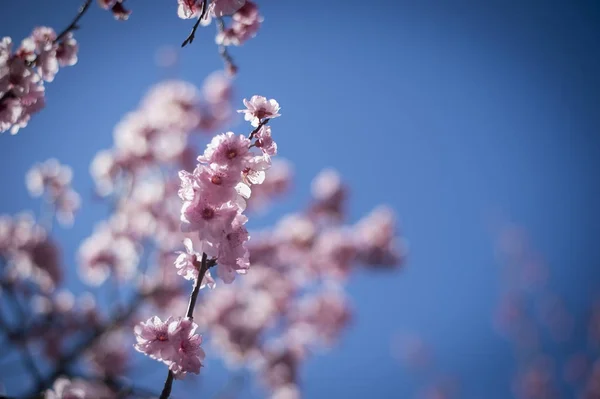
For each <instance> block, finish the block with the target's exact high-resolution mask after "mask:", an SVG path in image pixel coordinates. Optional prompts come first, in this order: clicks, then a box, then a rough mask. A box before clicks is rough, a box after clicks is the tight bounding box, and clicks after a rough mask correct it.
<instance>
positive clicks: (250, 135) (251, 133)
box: [248, 119, 270, 140]
mask: <svg viewBox="0 0 600 399" xmlns="http://www.w3.org/2000/svg"><path fill="white" fill-rule="evenodd" d="M269 121H270V119H265V120H262V121H261V122H260V123H259V124H258V126H257V127H256V129H254V130H253V131H251V132H250V134H249V135H248V139H250V140H252V139H253V138H254V135H255V134H256V133H258V131H259V130H260V128H261V127H263V126H264V125H266V124H267V123H269Z"/></svg>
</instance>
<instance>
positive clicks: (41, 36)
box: [0, 26, 78, 134]
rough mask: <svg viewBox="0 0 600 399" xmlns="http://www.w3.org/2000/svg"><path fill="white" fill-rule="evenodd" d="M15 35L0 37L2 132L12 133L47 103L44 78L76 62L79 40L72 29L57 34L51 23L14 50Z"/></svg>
mask: <svg viewBox="0 0 600 399" xmlns="http://www.w3.org/2000/svg"><path fill="white" fill-rule="evenodd" d="M12 44H13V43H12V39H11V38H10V37H4V38H2V39H1V40H0V133H1V132H5V131H7V130H10V131H11V133H12V134H15V133H17V132H18V131H19V129H20V128H23V127H25V126H26V125H27V123H28V122H29V119H30V118H31V115H32V114H34V113H36V112H38V111H39V110H41V109H42V108H43V107H44V101H45V99H44V92H45V88H44V82H52V81H53V80H54V77H55V76H56V73H57V72H58V70H59V67H61V66H71V65H75V63H77V50H78V45H77V41H76V40H75V38H74V37H73V34H72V33H71V32H67V33H65V34H64V35H62V36H61V37H58V36H57V34H56V32H55V31H54V30H53V29H52V28H49V27H45V26H41V27H37V28H35V29H34V30H33V32H32V33H31V35H30V36H28V37H27V38H25V39H24V40H23V41H22V42H21V45H20V46H19V47H18V48H17V49H16V51H14V52H13V50H12Z"/></svg>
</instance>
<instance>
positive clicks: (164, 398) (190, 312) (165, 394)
mask: <svg viewBox="0 0 600 399" xmlns="http://www.w3.org/2000/svg"><path fill="white" fill-rule="evenodd" d="M211 265H214V264H213V263H212V262H211ZM209 267H210V266H209V263H208V262H207V255H206V253H202V262H201V263H200V270H199V272H198V278H197V279H196V281H194V289H193V290H192V293H191V294H190V302H189V304H188V308H187V312H186V317H187V318H188V319H190V320H193V319H194V307H196V300H197V299H198V294H199V293H200V286H201V285H202V280H204V275H205V274H206V271H207V270H208V268H209ZM174 377H175V376H174V375H173V372H172V371H171V370H169V373H168V374H167V379H166V380H165V386H164V387H163V390H162V393H161V394H160V399H168V398H169V396H171V389H172V388H173V378H174Z"/></svg>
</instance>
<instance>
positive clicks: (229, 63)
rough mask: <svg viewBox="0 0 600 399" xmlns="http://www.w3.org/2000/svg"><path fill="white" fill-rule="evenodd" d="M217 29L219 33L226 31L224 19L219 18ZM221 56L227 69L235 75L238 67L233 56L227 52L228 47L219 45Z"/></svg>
mask: <svg viewBox="0 0 600 399" xmlns="http://www.w3.org/2000/svg"><path fill="white" fill-rule="evenodd" d="M217 29H218V30H219V33H222V32H224V31H225V21H223V18H221V17H219V18H217ZM219 55H220V56H221V58H222V59H223V62H224V63H225V69H226V70H228V71H231V72H232V74H235V72H236V71H237V65H235V62H234V61H233V57H232V56H231V54H229V51H227V46H224V45H222V44H219Z"/></svg>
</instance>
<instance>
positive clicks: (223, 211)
mask: <svg viewBox="0 0 600 399" xmlns="http://www.w3.org/2000/svg"><path fill="white" fill-rule="evenodd" d="M236 214H237V207H235V206H234V205H233V204H232V203H230V202H227V203H224V204H219V203H215V202H213V201H211V197H210V193H207V192H202V193H199V194H198V195H196V196H195V197H194V199H193V200H192V201H188V202H185V203H184V204H183V207H182V208H181V228H182V230H183V231H184V232H188V233H189V232H198V234H199V238H200V239H201V240H208V241H210V242H211V243H216V242H218V241H219V240H220V239H221V237H222V236H223V234H224V232H225V231H226V230H228V226H230V225H231V222H232V221H233V219H234V218H235V215H236ZM211 255H212V254H211Z"/></svg>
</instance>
